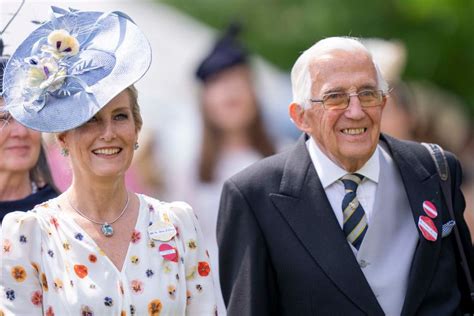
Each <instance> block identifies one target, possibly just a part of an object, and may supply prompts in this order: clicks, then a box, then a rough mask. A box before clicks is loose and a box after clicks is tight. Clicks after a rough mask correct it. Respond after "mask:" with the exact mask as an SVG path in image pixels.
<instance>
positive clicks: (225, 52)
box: [183, 24, 275, 315]
mask: <svg viewBox="0 0 474 316" xmlns="http://www.w3.org/2000/svg"><path fill="white" fill-rule="evenodd" d="M239 32H240V26H239V25H237V24H231V25H230V26H229V28H228V29H227V31H226V32H225V34H223V35H222V36H221V38H219V39H218V40H217V42H216V43H215V45H214V47H213V48H212V50H211V51H210V52H209V54H208V55H207V56H206V57H205V58H204V59H203V61H202V62H201V64H200V65H199V67H198V68H197V71H196V76H197V78H198V79H199V80H200V81H201V82H202V91H201V102H200V103H201V108H200V113H201V119H202V140H201V146H200V150H199V153H198V158H197V159H196V164H195V165H193V166H191V168H190V169H191V170H190V172H189V174H190V175H191V179H189V181H184V182H185V183H183V187H184V190H185V191H186V193H183V196H186V198H189V199H190V200H189V201H190V204H191V205H193V207H194V209H195V210H196V214H197V216H198V218H199V222H200V224H201V226H202V229H203V232H204V236H205V239H206V242H207V245H208V249H209V252H210V256H211V264H212V267H213V268H214V271H216V270H217V268H218V260H217V258H218V253H217V252H218V250H217V241H216V222H217V212H218V209H219V197H220V193H221V190H222V185H223V183H224V181H225V180H226V179H227V178H228V177H230V176H232V175H233V174H235V173H237V172H238V171H240V170H242V169H244V168H245V167H247V166H249V165H250V164H252V163H254V162H256V161H257V160H259V159H261V158H263V157H266V156H269V155H272V154H273V153H275V146H274V144H273V142H272V140H271V139H270V136H269V135H268V134H267V131H266V130H265V127H264V124H263V121H262V114H261V108H260V105H259V102H258V100H257V97H256V93H255V90H254V89H255V88H254V82H253V74H252V69H251V66H250V64H249V60H248V59H249V56H248V54H247V51H246V50H245V48H244V47H243V46H242V45H241V43H240V42H239V41H238V40H237V36H238V34H239ZM214 284H215V285H216V292H217V293H216V295H217V297H218V311H219V315H225V306H224V303H223V300H222V297H221V293H220V287H219V278H218V273H215V274H214Z"/></svg>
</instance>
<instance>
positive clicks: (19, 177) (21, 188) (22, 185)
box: [0, 172, 31, 201]
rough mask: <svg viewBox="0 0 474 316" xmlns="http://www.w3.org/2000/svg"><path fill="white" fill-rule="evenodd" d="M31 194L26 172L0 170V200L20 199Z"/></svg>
mask: <svg viewBox="0 0 474 316" xmlns="http://www.w3.org/2000/svg"><path fill="white" fill-rule="evenodd" d="M30 194H31V180H30V176H29V174H28V172H21V173H12V172H0V201H15V200H21V199H23V198H25V197H27V196H28V195H30Z"/></svg>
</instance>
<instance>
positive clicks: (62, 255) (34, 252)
mask: <svg viewBox="0 0 474 316" xmlns="http://www.w3.org/2000/svg"><path fill="white" fill-rule="evenodd" d="M139 198H140V211H139V215H138V219H137V224H136V227H135V230H134V232H133V234H132V236H131V240H130V245H129V248H128V252H127V255H126V259H125V263H124V265H123V268H122V271H119V270H118V269H117V268H116V267H115V265H114V264H113V263H112V262H111V261H110V259H109V258H108V257H107V256H106V255H105V253H104V252H103V251H101V249H99V248H98V246H97V245H96V243H95V242H94V240H93V239H92V238H91V237H89V236H88V235H87V233H86V232H85V231H84V230H82V229H81V227H80V226H79V225H77V224H76V223H75V222H74V221H73V220H72V219H71V218H70V217H68V216H66V215H64V214H63V213H62V212H61V210H60V208H59V206H58V203H57V199H52V200H50V201H48V202H46V203H43V204H41V205H39V206H37V207H36V208H35V209H34V210H33V211H30V212H27V213H24V212H14V213H11V214H9V215H7V216H6V217H5V219H4V221H3V236H2V237H3V246H2V249H1V251H2V258H1V269H0V316H3V315H48V316H53V315H57V316H62V315H83V316H92V315H96V316H99V315H100V316H102V315H120V316H122V315H155V316H156V315H214V314H215V310H216V307H215V298H214V289H213V283H212V277H211V272H210V271H211V269H210V266H209V256H208V252H207V251H206V250H205V248H204V247H203V244H202V241H203V236H202V233H201V230H200V228H199V225H198V222H197V219H196V217H195V215H194V213H193V211H192V209H191V207H190V206H189V205H188V204H186V203H184V202H172V203H164V202H160V201H158V200H155V199H153V198H150V197H147V196H145V195H139Z"/></svg>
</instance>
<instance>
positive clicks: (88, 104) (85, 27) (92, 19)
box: [3, 7, 151, 132]
mask: <svg viewBox="0 0 474 316" xmlns="http://www.w3.org/2000/svg"><path fill="white" fill-rule="evenodd" d="M52 10H53V18H52V19H51V20H50V21H48V22H46V23H44V24H43V25H41V26H40V27H39V28H38V29H36V30H35V31H34V32H33V33H31V34H30V35H29V36H28V37H27V38H26V39H25V40H24V41H23V43H22V44H21V45H20V46H19V47H18V49H17V50H16V51H15V53H13V55H12V56H11V57H10V60H9V61H8V63H7V66H6V68H5V73H4V78H3V89H4V91H3V97H4V99H5V103H6V110H7V111H9V112H10V114H11V115H12V116H13V117H14V118H15V119H16V120H17V121H18V122H20V123H21V124H23V125H25V126H27V127H29V128H32V129H35V130H38V131H43V132H62V131H66V130H69V129H73V128H75V127H78V126H80V125H82V124H83V123H85V122H87V121H88V120H89V119H90V118H91V117H93V116H94V115H95V114H96V113H97V112H98V111H100V110H101V109H102V108H103V107H104V106H105V105H106V104H107V103H108V102H109V101H110V100H112V99H113V98H114V97H115V96H117V95H118V94H119V93H120V92H121V91H123V90H125V89H126V88H127V87H129V86H130V85H132V84H134V83H135V82H136V81H138V80H139V79H140V78H141V77H142V76H143V75H144V74H145V73H146V72H147V70H148V68H149V67H150V63H151V47H150V44H149V43H148V40H147V39H146V38H145V35H144V34H143V33H142V32H141V31H140V29H139V28H138V27H137V25H136V24H135V23H134V22H133V21H132V19H131V18H130V17H128V16H127V15H126V14H124V13H122V12H109V13H103V12H90V11H77V10H72V9H70V10H69V11H67V10H64V9H60V8H57V7H52Z"/></svg>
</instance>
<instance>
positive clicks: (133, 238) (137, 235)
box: [132, 229, 142, 244]
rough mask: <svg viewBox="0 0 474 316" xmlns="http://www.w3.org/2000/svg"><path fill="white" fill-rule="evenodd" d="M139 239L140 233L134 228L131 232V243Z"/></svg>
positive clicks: (140, 237) (135, 242)
mask: <svg viewBox="0 0 474 316" xmlns="http://www.w3.org/2000/svg"><path fill="white" fill-rule="evenodd" d="M140 239H142V234H141V233H140V232H139V231H138V230H136V229H135V230H134V231H133V233H132V243H134V244H137V243H138V242H139V241H140Z"/></svg>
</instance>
